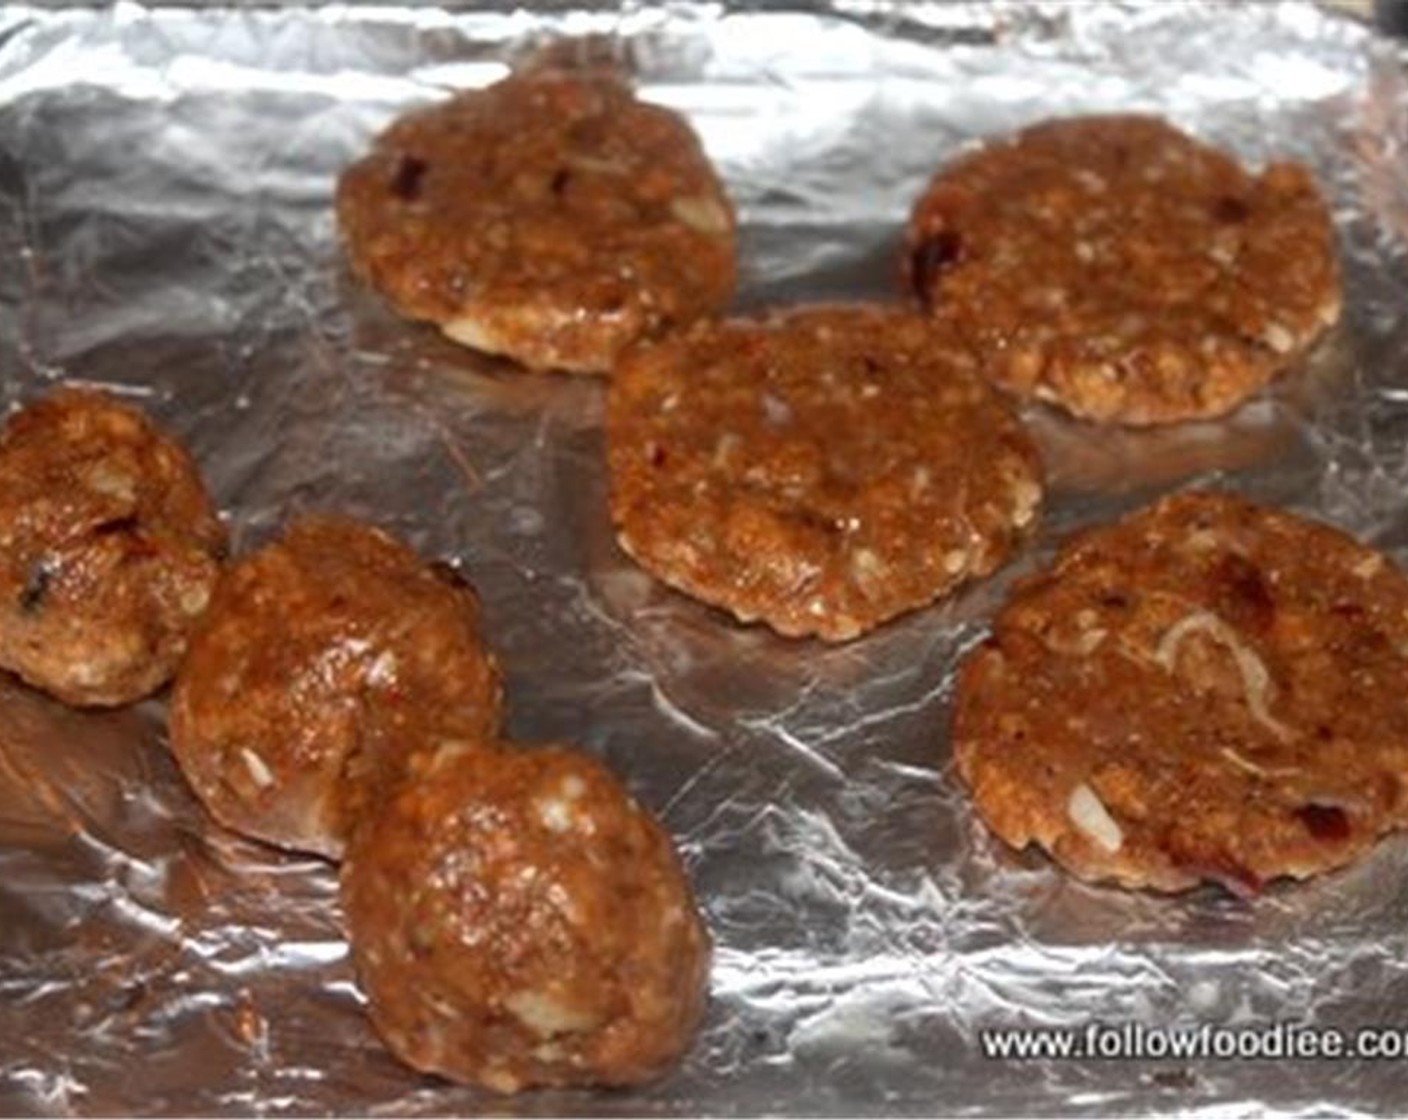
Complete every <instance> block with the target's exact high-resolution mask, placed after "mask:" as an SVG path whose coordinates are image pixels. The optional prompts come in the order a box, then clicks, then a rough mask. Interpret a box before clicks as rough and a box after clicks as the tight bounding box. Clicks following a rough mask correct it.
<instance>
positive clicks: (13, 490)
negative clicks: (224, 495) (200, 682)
mask: <svg viewBox="0 0 1408 1120" xmlns="http://www.w3.org/2000/svg"><path fill="white" fill-rule="evenodd" d="M224 550H225V530H224V527H223V526H222V525H221V523H220V519H219V517H218V516H217V514H216V511H215V507H214V506H213V505H212V503H211V500H210V497H209V495H208V494H207V493H206V491H205V487H204V485H203V484H202V482H201V479H200V475H199V473H198V471H197V469H196V464H195V462H194V460H192V458H191V456H190V455H189V454H188V453H187V452H186V450H185V449H184V448H183V447H181V446H180V445H179V444H178V443H176V441H175V440H173V439H172V438H171V437H170V436H169V435H167V434H166V433H164V432H163V431H161V430H160V429H159V428H158V427H157V426H156V425H155V424H154V423H153V422H152V421H151V420H150V419H149V418H148V417H146V416H145V415H144V414H143V413H141V412H139V411H138V410H137V409H135V408H131V407H129V406H127V405H125V404H121V403H119V402H118V401H116V400H114V399H112V398H111V397H109V396H107V395H105V394H102V393H98V392H93V391H88V390H76V389H61V390H59V391H57V392H54V393H52V394H50V395H49V396H47V397H45V398H44V399H42V400H40V401H39V402H37V403H35V404H32V405H30V406H29V407H28V408H26V409H24V410H23V411H21V412H19V413H16V414H15V415H14V416H12V417H11V418H10V420H9V422H8V423H7V424H6V425H5V429H4V431H3V433H0V666H3V667H4V668H6V669H9V670H10V671H11V672H14V673H16V674H18V675H19V676H20V677H22V678H23V679H24V680H25V681H27V682H28V683H30V684H32V685H34V686H35V687H36V688H41V689H43V690H44V691H46V692H49V693H51V694H53V695H54V696H57V697H58V698H59V699H60V700H63V701H65V702H66V703H69V704H77V705H85V706H86V705H92V706H108V705H115V704H126V703H129V702H131V701H134V700H140V699H141V698H142V697H144V696H147V695H149V694H151V693H152V692H155V691H156V690H157V689H158V688H160V687H161V686H162V685H163V684H165V683H166V682H167V681H168V680H169V679H170V678H171V674H172V673H173V672H174V671H175V668H176V665H177V662H178V661H179V660H180V659H181V656H182V654H183V653H184V652H185V649H186V642H187V639H188V636H189V634H190V631H191V628H192V626H193V625H194V624H195V622H196V620H197V618H198V617H199V616H200V614H201V613H202V612H203V611H204V610H205V608H206V604H207V602H208V601H209V599H210V594H211V590H212V588H213V587H214V585H215V581H216V579H217V578H218V575H219V570H220V558H221V556H222V555H223V553H224Z"/></svg>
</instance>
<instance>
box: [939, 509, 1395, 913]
mask: <svg viewBox="0 0 1408 1120" xmlns="http://www.w3.org/2000/svg"><path fill="white" fill-rule="evenodd" d="M953 738H954V754H955V759H956V762H957V766H958V773H959V776H960V777H961V778H962V779H963V781H964V782H965V783H966V784H967V785H968V786H969V787H970V788H971V790H972V791H973V798H974V802H975V804H976V805H977V809H978V813H979V815H980V816H981V817H982V818H983V819H984V820H985V821H986V822H987V823H988V824H989V825H990V826H991V827H992V829H993V830H994V831H995V832H996V833H997V834H998V835H999V836H1000V837H1002V839H1004V840H1005V841H1007V842H1008V843H1009V844H1011V845H1013V846H1014V847H1018V848H1020V847H1024V846H1025V845H1027V844H1037V845H1040V846H1041V847H1043V848H1045V849H1046V850H1047V851H1048V852H1050V853H1051V854H1052V855H1053V856H1054V857H1055V858H1056V859H1057V860H1058V861H1059V862H1060V863H1061V864H1063V865H1064V866H1066V867H1067V868H1069V869H1070V870H1071V871H1073V872H1075V873H1076V874H1077V875H1079V876H1081V877H1083V878H1087V879H1094V880H1111V881H1114V882H1116V883H1119V884H1121V885H1123V886H1128V887H1153V888H1157V889H1160V890H1181V889H1184V888H1187V887H1191V886H1194V885H1196V884H1197V883H1199V882H1201V881H1203V880H1211V881H1214V882H1218V883H1222V884H1224V885H1225V886H1227V887H1229V888H1230V889H1232V890H1234V891H1237V892H1243V893H1245V892H1251V891H1255V890H1257V889H1258V888H1259V887H1260V886H1261V885H1262V884H1264V883H1265V882H1267V881H1268V880H1271V879H1275V878H1278V877H1281V876H1291V877H1295V878H1303V877H1305V876H1308V875H1312V874H1314V873H1316V872H1319V871H1323V870H1326V869H1327V868H1332V867H1337V866H1339V865H1341V864H1344V863H1347V862H1348V861H1350V860H1351V859H1353V858H1355V857H1356V856H1358V855H1360V854H1362V853H1363V852H1364V851H1365V850H1366V849H1367V848H1369V847H1370V846H1371V845H1372V844H1373V843H1374V841H1375V840H1376V839H1377V838H1378V837H1379V836H1381V835H1382V834H1383V833H1385V832H1387V831H1389V830H1390V829H1395V828H1400V827H1402V826H1403V825H1404V824H1405V822H1408V797H1405V788H1408V787H1405V782H1408V579H1405V578H1404V576H1403V575H1402V573H1400V572H1399V571H1398V570H1397V569H1396V568H1395V567H1394V565H1393V564H1392V563H1391V562H1390V561H1389V560H1388V559H1386V558H1385V557H1384V556H1382V555H1381V554H1380V553H1378V552H1375V551H1374V550H1372V549H1370V548H1367V547H1365V546H1364V545H1361V544H1359V543H1357V542H1356V541H1354V540H1353V539H1352V538H1350V537H1348V536H1346V535H1345V534H1343V533H1341V532H1338V531H1337V530H1335V529H1331V528H1329V527H1328V526H1325V525H1320V524H1316V523H1315V522H1312V521H1307V520H1304V519H1302V518H1299V517H1295V516H1293V515H1291V514H1289V513H1283V512H1280V511H1277V510H1271V509H1264V508H1261V507H1259V506H1256V505H1252V504H1251V503H1249V502H1246V501H1243V500H1242V499H1239V498H1235V497H1231V496H1227V495H1216V494H1186V495H1180V496H1176V497H1172V498H1168V499H1166V500H1164V501H1162V502H1160V503H1158V504H1157V505H1155V506H1153V507H1151V508H1148V509H1145V510H1142V511H1140V512H1138V513H1135V514H1133V515H1131V516H1130V517H1127V518H1125V519H1124V520H1123V521H1120V522H1118V523H1116V524H1114V525H1110V526H1105V527H1102V528H1099V529H1094V530H1092V531H1090V532H1087V533H1085V534H1083V535H1081V536H1079V537H1077V538H1076V539H1075V540H1073V541H1071V542H1070V543H1069V544H1068V545H1067V546H1066V547H1065V548H1064V549H1063V550H1062V551H1061V553H1060V555H1059V556H1058V557H1057V559H1056V562H1055V564H1054V566H1053V567H1052V568H1051V569H1050V570H1049V571H1047V572H1045V573H1044V574H1041V575H1039V576H1036V577H1034V578H1032V579H1031V580H1029V581H1028V582H1027V583H1025V584H1024V585H1022V586H1021V587H1020V588H1019V589H1018V590H1017V592H1016V593H1015V594H1014V595H1013V596H1012V599H1011V601H1010V602H1009V603H1008V604H1007V605H1006V606H1005V607H1004V608H1003V610H1002V612H1001V613H1000V614H999V615H998V617H997V620H996V622H995V624H994V626H993V633H992V636H991V637H990V638H989V639H988V640H987V641H986V642H984V643H983V644H982V645H981V646H979V647H978V648H977V649H976V650H975V651H974V652H973V653H972V654H971V655H970V656H969V658H968V659H967V661H966V662H965V664H964V665H963V667H962V670H961V672H960V675H959V681H958V689H957V701H956V714H955V717H954V725H953Z"/></svg>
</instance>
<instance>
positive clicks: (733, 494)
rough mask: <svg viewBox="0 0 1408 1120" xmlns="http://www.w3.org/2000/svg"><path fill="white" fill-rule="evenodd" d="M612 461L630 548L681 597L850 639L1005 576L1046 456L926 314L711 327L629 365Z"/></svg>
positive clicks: (827, 316) (613, 422) (610, 431)
mask: <svg viewBox="0 0 1408 1120" xmlns="http://www.w3.org/2000/svg"><path fill="white" fill-rule="evenodd" d="M606 435H607V455H608V461H609V464H610V471H611V510H612V515H613V517H614V519H615V522H616V527H617V535H618V539H619V540H620V543H621V547H622V548H623V549H625V551H626V552H628V553H629V554H630V555H631V556H633V557H634V558H635V559H636V560H637V561H638V562H639V563H640V564H641V566H642V567H644V568H645V569H646V570H648V571H649V572H651V573H652V574H653V575H655V576H656V577H658V578H659V579H661V580H664V581H665V582H666V583H668V584H670V585H671V586H673V587H676V588H679V589H680V590H682V591H685V592H687V593H689V594H690V595H693V596H695V597H696V598H699V599H702V600H703V601H704V602H706V603H712V604H714V605H716V606H720V607H723V608H725V609H726V610H729V611H731V612H732V613H733V614H734V615H735V616H737V617H738V618H739V619H742V620H743V621H745V622H751V621H754V620H756V619H761V620H762V621H764V622H766V623H767V624H768V625H769V626H771V627H772V628H773V629H775V630H777V631H779V632H780V633H783V634H788V635H807V634H814V635H817V636H819V637H822V638H825V639H827V640H829V641H843V640H846V639H848V638H854V637H855V636H857V635H858V634H861V633H863V632H864V631H866V630H869V629H871V628H872V627H874V626H877V625H879V624H880V623H882V622H884V621H886V620H887V619H890V618H893V617H894V616H896V615H898V614H901V613H903V612H905V611H909V610H914V609H916V608H918V607H922V606H924V605H926V604H928V603H930V602H932V601H933V600H935V599H937V598H939V597H940V596H942V595H944V594H945V593H947V592H948V591H950V590H951V589H952V588H953V587H955V586H956V585H958V584H959V583H961V582H962V581H964V580H965V579H971V578H973V577H976V576H982V575H985V574H987V573H988V572H991V571H992V570H993V569H994V568H996V567H997V566H998V565H999V564H1000V563H1001V562H1002V561H1003V559H1004V558H1005V557H1006V556H1007V555H1008V553H1009V552H1010V551H1011V549H1012V546H1013V543H1014V541H1015V540H1016V538H1017V536H1018V535H1019V533H1020V531H1021V530H1022V529H1024V528H1025V527H1026V526H1027V525H1029V524H1030V523H1031V522H1032V520H1033V518H1034V517H1035V514H1036V509H1037V505H1038V503H1039V501H1040V499H1041V490H1042V487H1041V472H1040V467H1039V463H1038V459H1037V455H1036V451H1035V449H1034V447H1033V445H1032V443H1031V441H1030V439H1029V438H1028V436H1027V434H1026V432H1025V430H1024V429H1023V428H1022V427H1021V425H1020V424H1019V423H1018V421H1017V420H1016V418H1015V417H1014V416H1013V415H1012V413H1011V411H1010V410H1009V409H1008V408H1007V406H1006V404H1005V403H1004V402H1003V401H1002V400H1000V399H999V398H998V396H997V394H996V393H994V392H993V391H992V390H991V389H990V388H989V387H988V386H987V385H986V384H985V383H984V382H983V381H982V379H981V378H980V377H978V376H977V375H976V373H975V369H974V363H973V359H972V357H971V355H970V354H969V353H968V351H967V350H966V349H965V348H964V347H963V346H961V345H959V344H958V343H956V342H955V341H954V340H953V338H952V336H951V335H948V334H945V333H943V332H942V331H940V330H937V329H936V328H935V327H934V325H933V324H931V323H929V322H927V321H926V320H925V319H924V318H923V317H921V316H917V315H908V314H904V313H901V312H891V311H886V310H883V309H879V308H867V307H859V306H857V307H821V308H813V309H808V310H802V311H793V312H790V313H786V314H780V315H777V316H774V317H773V318H770V319H764V320H737V321H731V322H723V323H716V324H698V325H696V326H695V327H693V328H691V329H690V330H689V331H687V332H684V333H682V334H680V335H677V336H675V337H673V338H670V339H667V340H665V341H663V342H661V343H659V344H657V345H654V346H649V347H642V348H641V349H639V350H638V351H636V352H634V353H633V354H632V355H631V356H629V357H628V358H627V360H626V361H624V362H623V363H622V366H621V368H620V370H619V371H618V375H617V377H616V378H615V380H614V381H613V383H612V385H611V389H610V396H609V399H608V408H607V429H606Z"/></svg>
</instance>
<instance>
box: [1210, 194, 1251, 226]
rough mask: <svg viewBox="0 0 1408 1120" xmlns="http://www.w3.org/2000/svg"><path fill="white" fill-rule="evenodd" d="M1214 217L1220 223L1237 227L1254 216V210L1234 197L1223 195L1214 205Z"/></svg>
mask: <svg viewBox="0 0 1408 1120" xmlns="http://www.w3.org/2000/svg"><path fill="white" fill-rule="evenodd" d="M1212 216H1213V217H1214V218H1216V219H1217V220H1218V221H1219V222H1226V223H1228V224H1229V225H1235V224H1238V223H1240V222H1245V221H1246V220H1247V219H1248V218H1250V217H1251V216H1252V208H1251V207H1250V206H1248V205H1247V204H1246V202H1244V201H1243V200H1242V199H1240V198H1237V197H1236V196H1234V195H1230V194H1228V195H1223V196H1222V197H1221V198H1219V199H1217V201H1215V202H1214V203H1213V204H1212Z"/></svg>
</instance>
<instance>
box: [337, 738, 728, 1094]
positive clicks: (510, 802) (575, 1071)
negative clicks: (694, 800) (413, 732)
mask: <svg viewBox="0 0 1408 1120" xmlns="http://www.w3.org/2000/svg"><path fill="white" fill-rule="evenodd" d="M423 757H424V758H426V759H427V760H429V761H428V764H427V765H425V766H424V767H419V768H418V769H419V772H418V773H417V776H416V778H415V779H414V780H412V781H409V782H407V783H406V784H405V785H403V786H402V787H401V788H400V790H399V792H398V793H397V795H396V796H395V798H394V799H393V800H392V801H391V802H390V803H389V804H387V805H386V806H385V807H384V808H383V809H382V810H381V811H379V812H378V813H376V814H374V816H373V818H372V820H371V822H370V823H369V824H368V825H367V826H366V827H364V828H363V829H361V830H359V831H358V833H357V834H356V836H355V838H354V839H353V841H352V843H351V845H350V847H349V851H348V859H347V862H346V863H345V864H344V865H343V869H342V900H343V906H344V910H345V912H346V919H347V926H348V939H349V941H350V943H351V949H352V959H353V962H354V963H355V965H356V968H357V975H358V977H359V979H360V982H361V984H362V987H363V989H364V990H365V992H366V994H367V997H368V999H369V1001H370V1010H371V1016H372V1021H373V1022H374V1023H375V1024H376V1027H377V1029H378V1031H380V1033H381V1035H382V1036H383V1038H385V1040H386V1043H387V1045H388V1046H390V1048H391V1049H392V1051H393V1052H394V1053H396V1054H397V1055H398V1056H399V1057H401V1058H402V1059H403V1060H404V1061H406V1062H408V1063H410V1064H411V1065H412V1066H414V1067H416V1068H417V1069H421V1070H426V1071H428V1072H433V1073H438V1074H442V1075H443V1076H446V1077H450V1078H453V1079H455V1080H457V1081H464V1082H468V1083H470V1084H474V1085H479V1086H483V1087H486V1088H488V1089H492V1090H495V1091H497V1092H501V1093H513V1092H517V1091H518V1090H520V1089H525V1088H529V1087H532V1086H553V1085H556V1086H563V1085H628V1084H633V1083H635V1082H639V1081H642V1080H645V1079H648V1078H650V1077H653V1076H655V1075H656V1074H659V1073H661V1072H662V1071H663V1070H664V1069H665V1068H666V1067H667V1066H668V1065H669V1064H670V1063H672V1062H673V1061H674V1060H675V1059H676V1058H678V1057H679V1055H680V1054H681V1053H682V1052H683V1051H684V1049H685V1048H686V1047H687V1046H688V1044H689V1042H690V1039H691V1037H692V1036H693V1033H694V1030H695V1027H696V1026H697V1024H698V1022H699V1019H700V1016H701V1015H702V1013H703V1009H704V1006H705V1003H706V1000H707V989H708V966H709V940H708V935H707V933H706V932H705V929H704V926H703V925H702V923H701V922H700V919H699V915H698V913H697V912H696V910H695V905H694V900H693V896H692V894H691V892H690V888H689V884H688V882H687V880H686V878H685V875H684V872H683V870H682V869H681V867H680V862H679V859H678V858H677V857H676V855H675V852H674V849H673V848H672V847H671V844H670V839H669V837H668V836H667V835H666V833H665V832H664V831H663V830H662V829H661V828H660V826H659V825H658V824H657V823H656V822H655V820H654V819H653V818H652V817H651V816H650V814H649V813H648V812H646V810H644V809H643V808H641V806H640V805H638V804H637V803H636V802H635V801H634V800H632V799H631V797H630V796H628V794H627V793H626V791H625V790H624V789H622V788H621V786H620V784H619V783H618V782H617V781H616V779H615V778H614V777H612V775H611V774H610V772H609V771H607V770H606V769H605V767H603V766H602V765H601V764H600V763H598V762H596V761H595V760H594V759H592V758H590V757H589V756H587V755H585V754H582V753H581V752H580V751H576V750H572V749H570V748H566V747H560V746H553V747H543V748H538V749H534V750H529V751H523V752H518V751H509V750H503V751H501V752H499V753H497V754H492V755H487V756H486V755H484V754H480V753H470V754H458V755H440V756H430V755H427V756H423Z"/></svg>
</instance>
